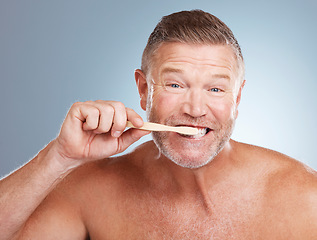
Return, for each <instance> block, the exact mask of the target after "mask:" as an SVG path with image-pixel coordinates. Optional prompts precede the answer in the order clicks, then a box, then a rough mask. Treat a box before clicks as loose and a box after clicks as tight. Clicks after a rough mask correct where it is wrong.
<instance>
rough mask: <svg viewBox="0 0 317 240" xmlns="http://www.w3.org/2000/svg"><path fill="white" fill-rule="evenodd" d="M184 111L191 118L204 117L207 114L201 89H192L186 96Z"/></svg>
mask: <svg viewBox="0 0 317 240" xmlns="http://www.w3.org/2000/svg"><path fill="white" fill-rule="evenodd" d="M183 100H184V102H183V106H182V108H183V109H182V110H183V112H184V113H185V114H188V115H190V116H191V117H195V118H198V117H202V116H204V115H206V113H207V111H206V110H207V109H206V108H207V106H206V102H205V99H204V94H203V92H202V91H201V90H200V89H191V90H190V91H188V92H187V94H186V96H184V99H183Z"/></svg>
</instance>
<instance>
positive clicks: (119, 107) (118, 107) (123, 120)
mask: <svg viewBox="0 0 317 240" xmlns="http://www.w3.org/2000/svg"><path fill="white" fill-rule="evenodd" d="M111 105H112V106H113V108H114V116H113V125H112V129H111V135H112V136H113V137H119V136H120V135H121V134H122V132H123V131H124V129H125V127H126V124H127V112H126V108H125V106H124V104H123V103H121V102H112V103H111Z"/></svg>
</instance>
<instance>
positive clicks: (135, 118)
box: [126, 108, 143, 127]
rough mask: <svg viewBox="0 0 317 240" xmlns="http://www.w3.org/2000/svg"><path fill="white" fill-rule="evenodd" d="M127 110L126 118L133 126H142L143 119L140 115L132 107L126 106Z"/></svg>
mask: <svg viewBox="0 0 317 240" xmlns="http://www.w3.org/2000/svg"><path fill="white" fill-rule="evenodd" d="M126 112H127V119H128V120H129V121H130V122H131V123H132V124H133V125H134V126H135V127H142V126H143V119H142V117H141V116H140V115H139V114H137V113H136V112H135V111H134V110H133V109H131V108H126Z"/></svg>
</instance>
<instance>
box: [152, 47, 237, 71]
mask: <svg viewBox="0 0 317 240" xmlns="http://www.w3.org/2000/svg"><path fill="white" fill-rule="evenodd" d="M170 66H178V67H181V68H184V70H186V69H191V70H193V68H195V69H197V68H207V69H208V68H219V69H223V70H227V71H230V72H234V71H235V70H236V66H237V61H236V58H235V54H234V52H233V50H232V48H231V47H229V46H227V45H198V44H185V43H174V42H173V43H164V44H162V45H161V46H160V47H159V48H158V49H157V51H156V53H155V55H154V57H153V71H156V72H157V71H160V70H162V68H166V67H170Z"/></svg>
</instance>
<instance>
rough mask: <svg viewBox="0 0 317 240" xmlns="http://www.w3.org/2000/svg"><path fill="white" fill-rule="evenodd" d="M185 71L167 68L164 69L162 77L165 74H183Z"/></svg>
mask: <svg viewBox="0 0 317 240" xmlns="http://www.w3.org/2000/svg"><path fill="white" fill-rule="evenodd" d="M183 72H184V71H183V70H182V69H179V68H171V67H166V68H163V70H162V72H161V75H163V74H165V73H183Z"/></svg>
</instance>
